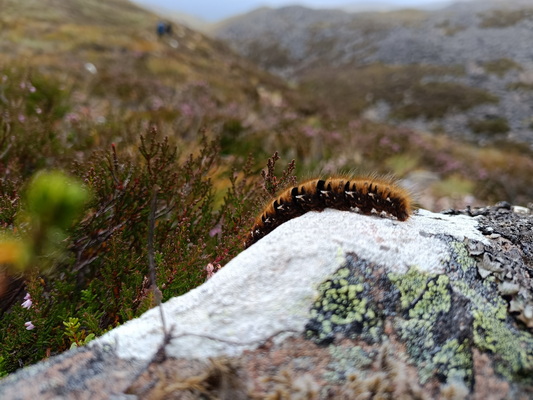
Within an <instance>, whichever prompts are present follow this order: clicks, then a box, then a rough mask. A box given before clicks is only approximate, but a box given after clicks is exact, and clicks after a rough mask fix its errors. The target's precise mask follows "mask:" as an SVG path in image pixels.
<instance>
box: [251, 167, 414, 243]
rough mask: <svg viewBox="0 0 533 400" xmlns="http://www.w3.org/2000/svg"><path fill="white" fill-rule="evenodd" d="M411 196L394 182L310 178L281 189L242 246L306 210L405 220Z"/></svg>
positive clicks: (410, 203)
mask: <svg viewBox="0 0 533 400" xmlns="http://www.w3.org/2000/svg"><path fill="white" fill-rule="evenodd" d="M412 207H413V200H412V198H411V195H410V193H409V192H408V191H407V190H406V189H404V188H402V187H400V186H398V185H397V184H396V182H395V181H394V180H393V179H387V178H377V177H367V178H363V177H352V178H351V177H330V178H327V179H320V178H317V179H310V180H307V181H304V182H302V183H300V184H298V185H297V186H293V187H289V188H287V189H285V190H283V191H282V192H281V193H280V194H279V195H278V196H277V197H276V198H275V199H274V200H272V201H270V202H269V203H268V204H267V205H266V207H265V208H264V209H263V211H262V212H261V213H260V214H259V216H258V217H257V218H256V220H255V223H254V226H253V228H252V230H251V232H250V234H249V235H248V238H247V239H246V241H245V243H244V247H245V248H248V247H250V246H251V245H252V244H254V243H255V242H257V241H258V240H259V239H261V238H263V237H264V236H266V235H267V234H269V233H270V232H272V231H273V230H274V229H276V228H277V227H278V226H280V225H281V224H283V223H284V222H287V221H288V220H290V219H292V218H296V217H299V216H301V215H303V214H305V213H306V212H308V211H322V210H324V209H325V208H334V209H337V210H344V211H349V210H353V209H355V210H357V211H359V212H360V213H362V214H365V215H371V214H373V213H376V214H383V213H384V214H386V215H388V216H390V217H395V218H397V219H398V220H400V221H405V220H407V219H408V218H409V216H410V215H411V213H412Z"/></svg>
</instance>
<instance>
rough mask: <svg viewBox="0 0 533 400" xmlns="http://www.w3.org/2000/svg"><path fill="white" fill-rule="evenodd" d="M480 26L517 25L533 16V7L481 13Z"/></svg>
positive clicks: (504, 26) (500, 26)
mask: <svg viewBox="0 0 533 400" xmlns="http://www.w3.org/2000/svg"><path fill="white" fill-rule="evenodd" d="M479 17H480V18H481V22H480V23H479V27H480V28H500V29H501V28H507V27H509V26H513V25H516V24H517V23H519V22H520V21H523V20H525V19H532V18H533V9H528V8H525V9H521V10H493V11H492V12H490V13H486V14H479Z"/></svg>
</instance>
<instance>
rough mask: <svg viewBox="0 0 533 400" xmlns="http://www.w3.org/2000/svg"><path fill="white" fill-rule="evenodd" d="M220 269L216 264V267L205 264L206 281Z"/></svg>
mask: <svg viewBox="0 0 533 400" xmlns="http://www.w3.org/2000/svg"><path fill="white" fill-rule="evenodd" d="M220 268H222V267H221V266H220V264H217V265H213V264H211V263H209V264H207V266H206V267H205V270H206V271H207V279H210V278H211V277H212V276H213V275H215V273H216V272H217V271H218V270H219V269H220Z"/></svg>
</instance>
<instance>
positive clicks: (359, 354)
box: [324, 345, 375, 382]
mask: <svg viewBox="0 0 533 400" xmlns="http://www.w3.org/2000/svg"><path fill="white" fill-rule="evenodd" d="M329 352H330V355H331V362H330V363H329V365H328V371H326V372H325V373H324V378H325V379H327V380H328V381H330V382H340V381H344V380H346V376H347V375H349V374H350V373H354V372H356V371H359V370H361V369H367V368H369V367H370V365H371V364H372V362H373V356H375V355H372V354H370V353H369V352H367V351H365V350H364V349H363V348H362V347H361V346H353V347H349V348H347V347H344V346H342V347H339V346H335V345H331V346H329Z"/></svg>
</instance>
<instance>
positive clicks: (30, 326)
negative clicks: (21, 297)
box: [24, 321, 35, 331]
mask: <svg viewBox="0 0 533 400" xmlns="http://www.w3.org/2000/svg"><path fill="white" fill-rule="evenodd" d="M24 326H25V327H26V329H27V330H29V331H31V330H32V329H35V325H33V324H32V323H31V321H28V322H25V323H24Z"/></svg>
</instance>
